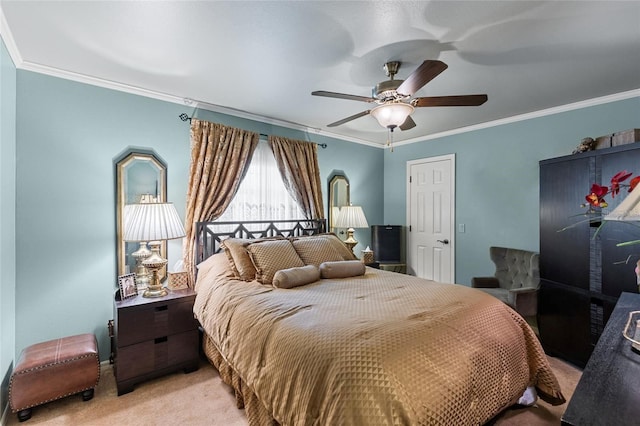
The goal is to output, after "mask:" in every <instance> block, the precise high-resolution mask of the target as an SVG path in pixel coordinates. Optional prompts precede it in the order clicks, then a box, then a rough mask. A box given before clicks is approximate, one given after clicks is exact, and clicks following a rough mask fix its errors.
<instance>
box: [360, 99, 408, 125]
mask: <svg viewBox="0 0 640 426" xmlns="http://www.w3.org/2000/svg"><path fill="white" fill-rule="evenodd" d="M413 110H414V108H413V105H410V104H407V103H404V102H393V103H387V104H382V105H378V106H377V107H375V108H373V109H372V110H371V112H370V114H371V115H373V116H374V117H375V119H376V120H378V123H380V125H381V126H382V127H386V128H390V129H393V128H395V127H398V126H402V124H404V122H405V121H406V120H407V117H408V116H410V115H411V114H412V113H413Z"/></svg>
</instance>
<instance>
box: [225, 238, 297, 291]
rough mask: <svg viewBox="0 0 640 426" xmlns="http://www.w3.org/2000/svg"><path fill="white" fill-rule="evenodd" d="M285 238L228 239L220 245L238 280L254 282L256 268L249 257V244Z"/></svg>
mask: <svg viewBox="0 0 640 426" xmlns="http://www.w3.org/2000/svg"><path fill="white" fill-rule="evenodd" d="M283 238H284V237H273V238H259V239H249V238H227V239H226V240H224V241H222V243H220V247H222V248H223V249H224V252H225V253H226V254H227V257H228V258H229V263H230V264H231V269H232V270H233V275H234V276H235V277H236V278H239V279H241V280H244V281H253V280H255V279H256V268H255V266H254V265H253V261H252V260H251V256H249V252H248V251H247V246H248V245H249V244H254V243H257V242H261V241H269V240H274V239H275V240H282V239H283Z"/></svg>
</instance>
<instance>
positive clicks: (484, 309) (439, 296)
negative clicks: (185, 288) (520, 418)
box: [194, 221, 565, 425]
mask: <svg viewBox="0 0 640 426" xmlns="http://www.w3.org/2000/svg"><path fill="white" fill-rule="evenodd" d="M215 227H218V228H219V230H215V229H214V228H215ZM197 229H198V237H199V244H198V245H197V256H196V257H197V263H198V265H197V267H198V275H197V280H196V285H195V290H196V293H197V296H196V301H195V304H194V314H195V316H196V318H197V319H198V321H199V322H200V324H201V326H202V329H203V333H204V335H203V348H204V351H205V354H206V355H207V357H208V359H209V360H210V361H211V363H212V364H213V365H214V366H215V367H216V368H217V369H218V371H219V372H220V375H221V377H222V379H223V380H224V381H225V382H226V383H227V384H229V385H230V386H232V387H233V389H234V391H235V395H236V402H237V405H238V407H239V408H242V407H244V408H245V409H246V414H247V418H248V421H249V424H251V425H267V424H281V425H338V424H339V425H387V424H388V425H397V424H407V425H409V424H424V425H427V424H428V425H453V424H455V425H481V424H485V423H487V422H488V421H490V420H491V419H492V418H493V417H495V416H496V415H497V414H498V413H500V412H501V411H502V410H504V409H505V408H507V407H509V406H511V405H513V404H515V403H517V402H518V401H519V400H520V399H521V398H522V396H523V394H526V393H527V392H528V393H529V395H531V393H532V390H533V389H535V391H536V392H535V393H537V395H538V396H539V397H540V398H542V399H544V400H545V401H547V402H549V403H551V404H554V405H557V404H562V403H564V402H565V400H564V397H563V395H562V392H561V390H560V388H559V385H558V381H557V380H556V378H555V376H554V375H553V372H552V370H551V368H550V366H549V364H548V361H547V358H546V356H545V354H544V352H543V350H542V348H541V346H540V344H539V342H538V340H537V338H536V336H535V334H534V332H533V331H532V330H531V328H530V327H529V326H528V325H527V323H526V322H525V321H524V320H523V319H522V317H520V316H519V315H518V314H517V313H516V312H515V311H513V310H512V309H511V308H509V307H508V306H507V305H505V304H503V303H502V302H500V301H498V300H497V299H495V298H494V297H492V296H490V295H487V294H485V293H483V292H481V291H478V290H476V289H472V288H470V287H466V286H462V285H456V284H443V283H438V282H434V281H429V280H424V279H421V278H417V277H413V276H409V275H403V274H398V273H395V272H388V271H383V270H378V269H374V268H370V267H366V266H365V265H363V264H362V263H361V262H359V261H358V260H356V259H355V257H354V256H353V254H352V253H351V252H350V251H349V250H348V249H347V250H346V251H345V250H344V248H346V247H345V246H344V245H343V244H342V243H341V242H340V240H339V239H338V238H337V237H336V236H335V235H333V234H327V233H324V223H323V221H314V222H310V221H295V222H287V223H285V222H282V223H274V222H268V223H261V222H251V223H240V224H231V223H220V224H214V223H199V224H197ZM341 246H342V247H341ZM244 256H247V257H246V258H245V257H244ZM247 258H248V259H250V261H249V263H245V264H243V261H244V262H246V259H247ZM252 266H253V267H254V270H253V272H251V270H250V268H251V267H252ZM285 266H287V267H286V268H285ZM247 269H249V270H247ZM252 273H253V275H251V274H252Z"/></svg>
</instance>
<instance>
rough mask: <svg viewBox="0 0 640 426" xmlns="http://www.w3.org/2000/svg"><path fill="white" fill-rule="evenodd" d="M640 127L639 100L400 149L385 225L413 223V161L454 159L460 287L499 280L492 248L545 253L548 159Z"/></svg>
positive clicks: (388, 178)
mask: <svg viewBox="0 0 640 426" xmlns="http://www.w3.org/2000/svg"><path fill="white" fill-rule="evenodd" d="M638 127H640V98H631V99H626V100H622V101H617V102H611V103H607V104H602V105H597V106H591V107H587V108H582V109H579V110H573V111H568V112H563V113H558V114H554V115H549V116H544V117H539V118H534V119H529V120H524V121H518V122H514V123H511V124H505V125H500V126H496V127H491V128H487V129H482V130H476V131H471V132H467V133H461V134H457V135H452V136H447V137H442V138H438V139H433V140H426V141H423V142H419V143H413V144H408V145H403V146H397V147H396V148H395V149H394V151H393V152H389V151H386V152H385V155H384V221H385V222H386V223H396V224H406V201H407V200H406V173H407V171H406V169H407V165H406V163H407V161H409V160H415V159H420V158H427V157H434V156H438V155H444V154H451V153H454V154H455V155H456V177H455V179H456V220H455V223H456V235H455V244H456V282H457V283H460V284H465V285H470V282H471V278H472V277H474V276H486V275H493V272H494V266H493V264H492V263H491V261H490V260H489V247H490V246H492V245H497V246H507V247H515V248H521V249H528V250H535V251H537V250H539V233H538V228H539V192H538V188H539V174H538V162H539V161H540V160H542V159H547V158H553V157H558V156H562V155H567V154H570V153H571V151H572V150H573V149H574V148H575V147H576V145H578V143H579V142H580V140H581V139H583V138H585V137H594V138H595V137H598V136H601V135H606V134H609V133H613V132H617V131H621V130H627V129H632V128H638ZM638 171H640V165H638ZM588 190H589V188H585V195H586V192H587V191H588ZM576 209H579V206H576ZM461 223H464V224H465V231H466V232H465V233H459V232H457V230H458V226H457V225H458V224H461Z"/></svg>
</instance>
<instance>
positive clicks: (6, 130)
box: [0, 39, 16, 416]
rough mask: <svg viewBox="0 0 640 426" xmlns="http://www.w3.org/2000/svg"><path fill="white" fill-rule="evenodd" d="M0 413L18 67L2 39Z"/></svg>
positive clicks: (8, 334) (8, 350)
mask: <svg viewBox="0 0 640 426" xmlns="http://www.w3.org/2000/svg"><path fill="white" fill-rule="evenodd" d="M0 188H2V192H0V383H1V385H0V416H1V415H2V410H4V408H5V406H6V404H7V401H8V396H7V392H8V390H7V387H6V386H7V383H6V380H5V379H6V378H7V374H9V371H10V369H11V366H12V364H13V360H14V352H15V331H16V328H15V317H16V307H15V303H16V298H15V292H16V257H15V244H16V238H15V227H16V210H15V205H16V68H15V66H14V64H13V61H12V60H11V57H10V56H9V52H8V51H7V48H6V46H5V45H4V42H3V41H2V40H1V39H0Z"/></svg>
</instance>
